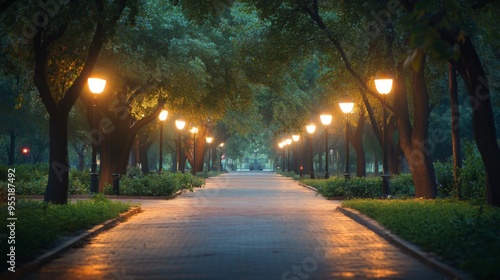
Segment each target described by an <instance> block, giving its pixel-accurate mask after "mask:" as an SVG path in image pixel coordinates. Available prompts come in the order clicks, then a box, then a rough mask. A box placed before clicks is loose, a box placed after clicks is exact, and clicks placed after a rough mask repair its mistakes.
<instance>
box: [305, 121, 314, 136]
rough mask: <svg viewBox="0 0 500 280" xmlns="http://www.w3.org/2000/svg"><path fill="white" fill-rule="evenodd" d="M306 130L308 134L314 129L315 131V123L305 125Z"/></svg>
mask: <svg viewBox="0 0 500 280" xmlns="http://www.w3.org/2000/svg"><path fill="white" fill-rule="evenodd" d="M306 130H307V132H309V133H310V134H313V133H314V131H316V125H315V124H313V123H310V124H308V125H307V126H306Z"/></svg>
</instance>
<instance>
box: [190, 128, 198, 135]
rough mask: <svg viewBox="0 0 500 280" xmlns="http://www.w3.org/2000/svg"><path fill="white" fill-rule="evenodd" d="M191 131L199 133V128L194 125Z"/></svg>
mask: <svg viewBox="0 0 500 280" xmlns="http://www.w3.org/2000/svg"><path fill="white" fill-rule="evenodd" d="M190 132H191V133H193V134H196V133H198V128H197V127H193V128H191V130H190Z"/></svg>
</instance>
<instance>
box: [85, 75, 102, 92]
mask: <svg viewBox="0 0 500 280" xmlns="http://www.w3.org/2000/svg"><path fill="white" fill-rule="evenodd" d="M87 83H88V84H89V90H90V92H92V93H93V94H101V93H102V92H103V91H104V87H105V86H106V80H103V79H99V78H88V80H87Z"/></svg>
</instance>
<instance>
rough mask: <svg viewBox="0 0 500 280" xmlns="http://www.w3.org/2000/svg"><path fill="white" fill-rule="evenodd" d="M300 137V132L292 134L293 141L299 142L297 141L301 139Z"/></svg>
mask: <svg viewBox="0 0 500 280" xmlns="http://www.w3.org/2000/svg"><path fill="white" fill-rule="evenodd" d="M299 139H300V135H298V134H294V135H292V140H293V141H295V142H297V141H299Z"/></svg>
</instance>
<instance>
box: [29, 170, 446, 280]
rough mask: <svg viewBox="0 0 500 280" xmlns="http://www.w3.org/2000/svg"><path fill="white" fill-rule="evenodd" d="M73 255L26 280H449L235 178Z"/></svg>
mask: <svg viewBox="0 0 500 280" xmlns="http://www.w3.org/2000/svg"><path fill="white" fill-rule="evenodd" d="M141 203H142V208H143V209H144V212H143V213H140V214H138V215H135V216H133V217H131V218H130V219H128V220H127V221H126V222H124V223H121V224H119V225H118V226H116V227H114V228H112V229H110V230H108V231H106V232H104V233H101V234H99V235H98V236H96V237H94V238H92V239H91V240H90V241H89V242H88V243H87V244H85V245H84V246H83V247H81V248H71V249H70V250H69V251H67V252H66V253H65V254H63V255H62V256H61V257H60V258H58V259H55V260H53V261H52V262H50V263H49V264H46V265H45V266H43V267H42V268H40V269H39V270H37V271H35V272H34V273H31V274H30V275H27V277H26V278H25V279H51V280H53V279H119V280H121V279H129V280H132V279H135V280H141V279H228V280H229V279H231V280H232V279H289V280H299V279H367V278H384V279H387V278H390V279H444V276H442V275H440V274H438V273H436V272H434V271H433V270H431V269H429V268H428V267H426V266H424V265H423V264H421V263H420V262H418V261H416V260H414V259H413V258H411V257H409V256H407V255H405V254H404V253H402V252H401V251H400V250H398V249H397V248H396V247H394V246H392V245H391V244H389V243H387V242H386V241H385V240H383V239H382V238H380V237H379V236H377V235H376V234H374V233H373V232H371V231H369V230H367V229H366V228H364V227H363V226H361V225H359V224H357V223H356V222H354V221H352V220H351V219H350V218H348V217H346V216H344V215H343V214H341V213H339V212H337V211H335V208H336V207H337V206H338V205H339V202H337V201H329V200H326V199H324V198H322V197H321V196H315V192H313V191H311V190H309V189H306V188H303V187H301V186H299V185H298V184H297V183H296V182H294V181H293V180H290V179H288V178H284V177H281V176H278V175H275V174H273V173H269V172H235V173H230V174H225V175H222V176H220V177H216V178H211V179H208V180H207V185H206V187H205V188H202V189H196V190H195V191H194V192H193V193H185V194H182V195H181V196H178V197H177V198H175V199H173V200H141Z"/></svg>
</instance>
